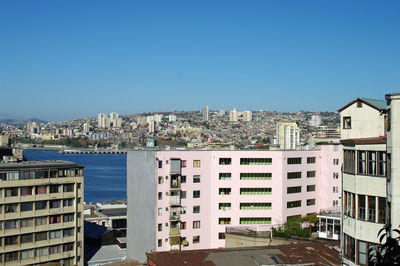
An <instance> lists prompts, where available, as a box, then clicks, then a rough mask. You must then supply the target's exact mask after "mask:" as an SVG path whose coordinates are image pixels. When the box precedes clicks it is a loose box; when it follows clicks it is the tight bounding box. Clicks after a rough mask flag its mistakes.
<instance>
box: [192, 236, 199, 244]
mask: <svg viewBox="0 0 400 266" xmlns="http://www.w3.org/2000/svg"><path fill="white" fill-rule="evenodd" d="M196 243H200V236H193V244H196Z"/></svg>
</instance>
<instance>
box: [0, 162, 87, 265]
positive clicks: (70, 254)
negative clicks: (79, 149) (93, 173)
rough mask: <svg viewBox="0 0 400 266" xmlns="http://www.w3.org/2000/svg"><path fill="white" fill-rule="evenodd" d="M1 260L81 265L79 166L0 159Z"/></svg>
mask: <svg viewBox="0 0 400 266" xmlns="http://www.w3.org/2000/svg"><path fill="white" fill-rule="evenodd" d="M0 179H1V184H2V186H1V189H0V195H1V197H0V265H30V264H39V263H59V264H60V265H83V260H84V257H83V239H84V236H83V167H82V166H81V165H79V164H77V163H72V162H66V161H31V162H19V163H2V164H0Z"/></svg>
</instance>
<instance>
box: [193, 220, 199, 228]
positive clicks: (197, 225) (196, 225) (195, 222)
mask: <svg viewBox="0 0 400 266" xmlns="http://www.w3.org/2000/svg"><path fill="white" fill-rule="evenodd" d="M198 228H200V221H193V229H198Z"/></svg>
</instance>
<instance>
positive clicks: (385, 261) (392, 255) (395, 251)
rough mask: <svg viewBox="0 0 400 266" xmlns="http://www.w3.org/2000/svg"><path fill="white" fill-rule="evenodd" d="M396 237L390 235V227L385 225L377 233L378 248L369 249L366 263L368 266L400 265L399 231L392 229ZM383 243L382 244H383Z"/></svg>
mask: <svg viewBox="0 0 400 266" xmlns="http://www.w3.org/2000/svg"><path fill="white" fill-rule="evenodd" d="M393 232H395V233H397V235H398V236H397V237H393V236H392V235H391V234H390V227H389V226H388V225H385V226H384V227H383V228H382V229H381V230H379V232H378V237H379V243H380V244H381V245H380V246H379V248H377V249H375V248H374V247H371V248H370V249H369V256H368V261H369V265H375V266H384V265H400V244H399V242H400V230H398V229H394V230H393ZM383 241H384V242H383Z"/></svg>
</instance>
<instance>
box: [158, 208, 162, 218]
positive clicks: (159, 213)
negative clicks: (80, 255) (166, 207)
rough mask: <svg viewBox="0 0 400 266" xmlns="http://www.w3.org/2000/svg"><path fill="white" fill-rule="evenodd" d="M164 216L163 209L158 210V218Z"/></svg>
mask: <svg viewBox="0 0 400 266" xmlns="http://www.w3.org/2000/svg"><path fill="white" fill-rule="evenodd" d="M161 215H162V208H158V216H161Z"/></svg>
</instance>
